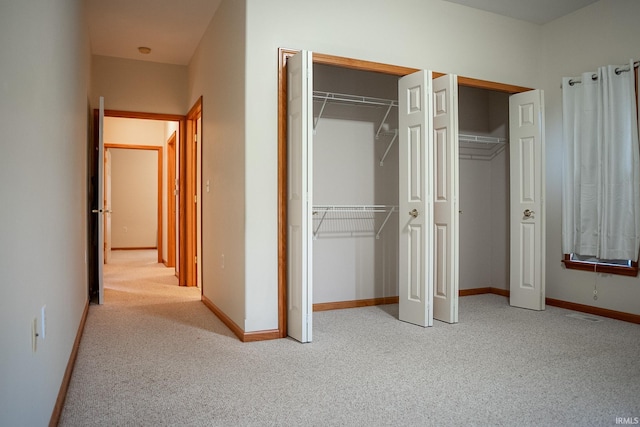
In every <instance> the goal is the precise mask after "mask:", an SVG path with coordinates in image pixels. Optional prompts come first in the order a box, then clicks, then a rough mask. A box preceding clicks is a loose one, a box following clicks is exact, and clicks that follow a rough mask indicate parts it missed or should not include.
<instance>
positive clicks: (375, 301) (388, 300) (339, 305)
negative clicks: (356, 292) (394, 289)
mask: <svg viewBox="0 0 640 427" xmlns="http://www.w3.org/2000/svg"><path fill="white" fill-rule="evenodd" d="M398 301H399V297H381V298H371V299H357V300H353V301H336V302H321V303H317V304H313V311H326V310H342V309H344V308H358V307H370V306H372V305H383V304H397V303H398Z"/></svg>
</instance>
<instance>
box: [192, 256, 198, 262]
mask: <svg viewBox="0 0 640 427" xmlns="http://www.w3.org/2000/svg"><path fill="white" fill-rule="evenodd" d="M193 263H194V264H197V263H198V256H197V255H196V256H194V257H193Z"/></svg>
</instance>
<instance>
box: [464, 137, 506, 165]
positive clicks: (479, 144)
mask: <svg viewBox="0 0 640 427" xmlns="http://www.w3.org/2000/svg"><path fill="white" fill-rule="evenodd" d="M506 143H507V138H504V137H496V136H487V135H472V134H464V133H460V134H458V147H459V149H458V150H459V157H460V158H462V159H477V160H491V159H493V158H494V157H496V156H497V155H498V154H500V153H501V152H502V151H503V150H504V148H505V144H506Z"/></svg>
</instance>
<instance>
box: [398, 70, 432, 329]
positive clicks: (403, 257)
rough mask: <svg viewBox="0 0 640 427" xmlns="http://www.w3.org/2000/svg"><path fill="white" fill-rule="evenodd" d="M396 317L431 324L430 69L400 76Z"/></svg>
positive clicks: (420, 323)
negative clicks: (398, 301) (398, 298)
mask: <svg viewBox="0 0 640 427" xmlns="http://www.w3.org/2000/svg"><path fill="white" fill-rule="evenodd" d="M398 90H399V94H398V99H399V107H398V108H399V135H400V137H399V147H398V150H399V175H398V176H399V234H400V235H399V266H398V269H399V274H398V276H399V294H400V295H399V297H400V303H399V318H400V320H402V321H405V322H409V323H414V324H416V325H420V326H432V324H433V312H432V304H433V275H432V274H431V272H432V271H433V268H432V267H433V256H432V255H431V254H433V237H432V234H433V232H432V222H433V211H432V210H433V203H432V197H433V193H432V173H431V171H432V170H433V158H432V154H431V145H432V142H431V140H432V133H431V128H432V114H431V108H432V102H431V72H430V71H420V72H417V73H414V74H411V75H408V76H405V77H403V78H401V79H400V80H399V84H398Z"/></svg>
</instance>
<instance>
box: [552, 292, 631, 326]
mask: <svg viewBox="0 0 640 427" xmlns="http://www.w3.org/2000/svg"><path fill="white" fill-rule="evenodd" d="M545 302H546V303H547V305H552V306H554V307H560V308H566V309H568V310H573V311H580V312H582V313H589V314H593V315H596V316H601V317H608V318H610V319H615V320H622V321H624V322H630V323H636V324H640V315H638V314H633V313H625V312H623V311H616V310H609V309H608V308H600V307H594V306H591V305H585V304H578V303H575V302H568V301H562V300H557V299H553V298H546V299H545Z"/></svg>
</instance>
